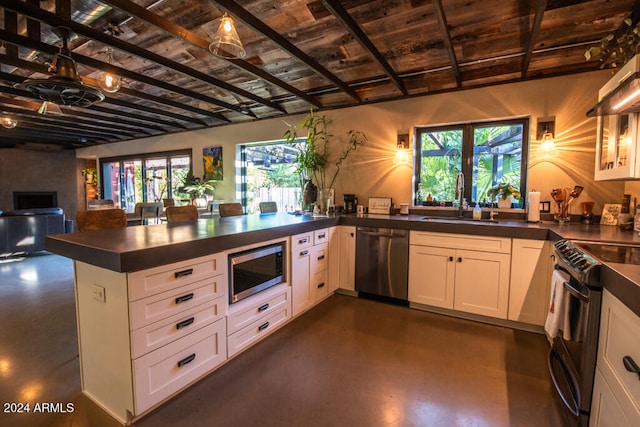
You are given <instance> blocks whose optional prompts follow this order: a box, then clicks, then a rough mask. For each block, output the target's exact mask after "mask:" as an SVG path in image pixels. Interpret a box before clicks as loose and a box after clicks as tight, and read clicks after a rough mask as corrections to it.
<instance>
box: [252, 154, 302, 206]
mask: <svg viewBox="0 0 640 427" xmlns="http://www.w3.org/2000/svg"><path fill="white" fill-rule="evenodd" d="M240 158H241V159H243V161H242V164H244V165H245V167H244V168H242V169H241V177H240V182H243V183H245V185H243V186H241V190H240V193H241V199H242V204H243V205H244V206H245V208H246V212H247V213H258V212H260V209H259V205H260V202H268V201H269V202H270V201H273V202H276V204H277V205H278V211H292V210H294V209H296V208H299V200H300V198H301V190H300V179H299V176H298V173H297V163H296V152H295V149H294V148H293V147H291V146H290V145H289V144H287V143H284V142H272V143H267V144H251V145H242V146H240Z"/></svg>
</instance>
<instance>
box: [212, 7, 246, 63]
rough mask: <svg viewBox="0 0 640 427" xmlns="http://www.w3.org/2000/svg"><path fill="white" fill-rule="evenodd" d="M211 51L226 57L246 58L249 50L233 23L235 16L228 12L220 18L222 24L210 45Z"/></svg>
mask: <svg viewBox="0 0 640 427" xmlns="http://www.w3.org/2000/svg"><path fill="white" fill-rule="evenodd" d="M209 51H211V53H213V54H214V55H216V56H219V57H221V58H226V59H236V58H244V56H245V55H246V54H247V52H246V51H245V50H244V46H242V42H241V41H240V37H238V32H237V31H236V27H235V25H234V24H233V18H231V17H230V16H229V15H227V14H226V13H225V14H224V15H223V16H222V18H221V19H220V26H219V27H218V31H216V35H215V36H213V41H212V42H211V44H210V45H209Z"/></svg>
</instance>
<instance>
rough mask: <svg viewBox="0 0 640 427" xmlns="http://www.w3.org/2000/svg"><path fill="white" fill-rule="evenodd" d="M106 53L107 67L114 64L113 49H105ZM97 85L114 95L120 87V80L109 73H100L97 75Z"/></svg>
mask: <svg viewBox="0 0 640 427" xmlns="http://www.w3.org/2000/svg"><path fill="white" fill-rule="evenodd" d="M106 53H107V62H108V63H109V65H112V64H113V63H115V60H114V59H113V49H111V48H107V52H106ZM98 85H99V86H100V87H101V88H102V90H104V91H105V92H109V93H116V92H117V91H118V90H119V89H120V86H121V85H122V78H120V76H118V75H115V74H113V73H111V72H109V71H100V73H99V74H98Z"/></svg>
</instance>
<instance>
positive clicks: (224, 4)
mask: <svg viewBox="0 0 640 427" xmlns="http://www.w3.org/2000/svg"><path fill="white" fill-rule="evenodd" d="M12 1H15V0H12ZM209 1H211V2H212V3H214V4H216V5H218V6H219V7H220V8H222V9H223V10H225V11H227V12H229V13H230V14H231V15H232V16H233V19H235V20H236V21H242V22H243V23H244V24H245V25H247V26H249V27H251V28H253V30H254V31H256V32H258V33H260V34H261V35H262V36H264V37H265V38H267V39H270V40H271V41H272V42H273V43H275V44H276V45H278V46H280V48H281V49H283V50H285V51H286V52H288V53H289V54H290V55H292V56H293V57H295V58H297V59H298V60H300V61H302V62H303V63H304V64H306V65H307V66H308V67H309V68H311V69H313V70H314V71H316V72H317V73H318V74H320V75H322V76H324V77H325V78H326V79H327V80H329V81H330V82H332V83H333V84H335V85H336V86H338V87H339V88H340V90H342V91H343V92H344V93H346V94H347V95H349V96H350V97H352V98H353V99H355V100H356V101H358V102H360V97H359V96H358V94H357V93H356V92H355V90H353V89H352V88H351V87H349V85H348V84H346V83H345V82H343V81H342V80H340V79H339V78H338V77H337V76H336V75H334V74H333V73H332V72H331V71H329V70H327V69H326V68H325V67H323V66H322V65H320V64H319V63H318V61H316V60H315V59H313V58H312V57H310V56H309V55H307V54H306V53H304V52H303V51H301V50H300V49H298V48H297V47H296V46H295V45H294V44H293V43H291V42H290V41H289V40H287V39H286V38H284V37H283V36H282V35H280V34H279V33H278V32H276V31H274V30H273V29H272V28H271V27H269V26H268V25H266V24H265V23H264V22H262V21H261V20H260V19H258V18H256V17H255V16H253V15H252V14H250V13H249V12H248V11H247V10H246V9H244V8H242V6H240V5H239V4H238V3H236V2H235V1H231V0H209Z"/></svg>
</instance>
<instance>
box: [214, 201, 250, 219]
mask: <svg viewBox="0 0 640 427" xmlns="http://www.w3.org/2000/svg"><path fill="white" fill-rule="evenodd" d="M218 210H219V211H220V217H226V216H239V215H244V212H243V211H242V205H241V204H240V203H220V206H218Z"/></svg>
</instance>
